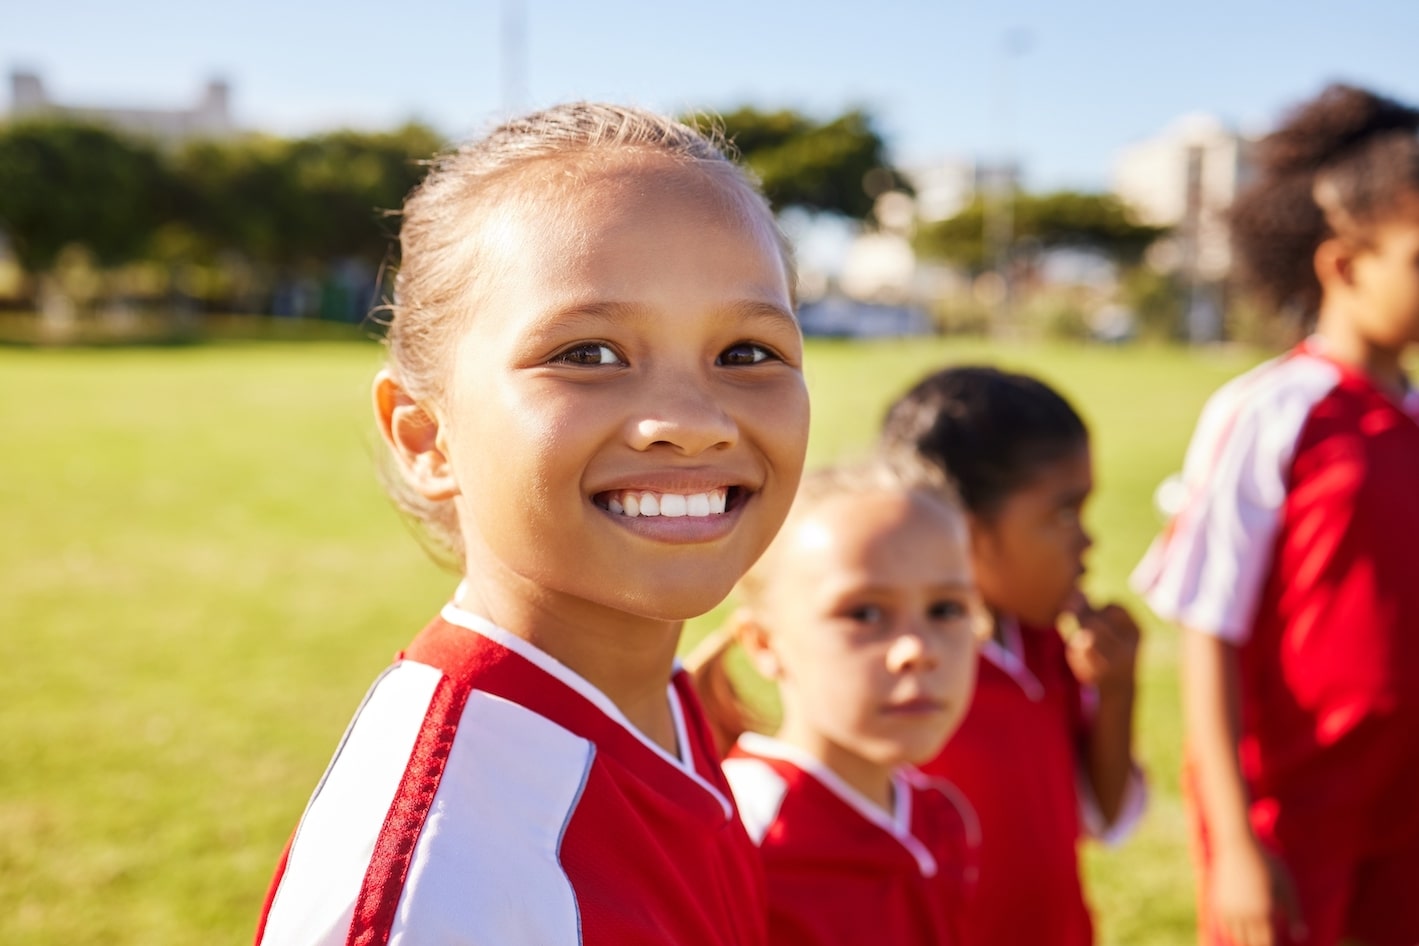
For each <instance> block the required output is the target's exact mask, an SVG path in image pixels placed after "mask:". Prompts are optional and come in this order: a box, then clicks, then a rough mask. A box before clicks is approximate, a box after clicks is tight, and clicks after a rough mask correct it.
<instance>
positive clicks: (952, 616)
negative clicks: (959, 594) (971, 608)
mask: <svg viewBox="0 0 1419 946" xmlns="http://www.w3.org/2000/svg"><path fill="white" fill-rule="evenodd" d="M926 613H927V615H928V616H929V617H930V618H931V619H932V620H933V621H955V620H958V619H960V618H963V617H965V616H966V606H965V605H964V604H962V603H961V602H960V601H937V602H935V603H934V604H932V605H931V607H930V608H928V609H927V612H926Z"/></svg>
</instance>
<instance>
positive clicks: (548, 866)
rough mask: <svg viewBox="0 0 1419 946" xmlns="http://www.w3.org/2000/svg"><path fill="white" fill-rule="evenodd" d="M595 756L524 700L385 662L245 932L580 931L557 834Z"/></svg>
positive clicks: (345, 940)
mask: <svg viewBox="0 0 1419 946" xmlns="http://www.w3.org/2000/svg"><path fill="white" fill-rule="evenodd" d="M595 756H596V752H595V747H594V746H593V745H592V744H591V743H590V742H589V741H588V740H586V739H583V738H581V737H580V736H577V735H575V734H573V733H571V732H570V731H568V730H566V729H564V728H562V727H561V726H559V725H557V724H556V723H554V722H552V721H551V720H549V719H547V718H545V717H543V716H540V715H539V714H537V713H535V712H533V711H532V710H530V709H528V708H526V707H524V706H521V705H519V704H517V703H514V702H512V701H510V700H507V699H504V698H502V697H499V696H496V695H493V694H490V693H487V692H484V691H481V690H476V689H472V690H470V689H467V688H466V687H460V686H458V685H456V684H454V683H453V682H452V681H451V680H450V679H449V678H448V677H446V676H444V675H443V674H442V673H441V672H440V671H439V670H437V669H435V668H433V667H429V666H427V665H423V664H420V663H417V662H414V661H409V660H406V661H404V662H402V663H400V664H397V665H396V666H395V667H394V668H392V669H391V670H390V671H388V672H386V673H385V675H384V676H383V677H381V678H380V680H379V681H377V682H376V684H375V686H374V688H373V689H372V690H371V692H370V695H369V696H368V697H367V698H366V700H365V703H364V705H363V706H362V707H361V708H360V710H359V712H358V713H357V714H356V716H355V720H354V722H353V723H352V724H351V726H350V728H349V730H348V731H347V733H346V736H345V739H344V740H343V742H342V743H341V746H340V749H339V750H338V751H337V753H336V755H335V759H334V761H333V762H332V763H331V765H330V768H329V770H328V771H327V772H326V775H325V778H324V779H323V780H322V782H321V784H320V786H319V787H318V788H317V789H316V792H315V795H314V797H313V798H312V799H311V802H310V805H309V806H308V807H307V809H306V812H305V815H304V817H303V818H302V819H301V823H300V827H299V828H298V829H297V831H296V836H295V838H294V840H293V841H292V844H291V847H290V851H289V854H288V857H287V859H286V862H285V865H284V868H283V870H282V872H281V873H280V874H279V875H278V877H277V879H276V884H275V888H274V892H273V895H272V897H271V898H270V906H269V908H268V912H267V915H266V917H265V918H264V920H263V924H262V929H261V932H260V933H259V935H258V943H260V944H261V946H342V944H350V946H386V944H394V943H398V944H400V946H433V944H447V943H453V942H464V943H507V944H514V943H517V944H524V943H526V944H531V943H537V944H539V946H574V944H578V943H581V942H582V929H581V916H580V912H579V908H578V904H577V898H576V892H575V891H574V890H573V888H572V884H571V881H570V880H569V879H568V877H567V874H566V872H565V870H564V869H563V866H562V862H561V845H562V840H563V838H564V836H565V834H566V830H567V826H568V824H569V823H570V821H571V819H572V817H573V815H574V814H575V813H576V812H577V811H578V806H579V805H580V803H581V801H582V797H583V792H584V791H585V788H586V785H587V780H588V778H589V776H590V774H591V768H592V763H593V761H594V760H595Z"/></svg>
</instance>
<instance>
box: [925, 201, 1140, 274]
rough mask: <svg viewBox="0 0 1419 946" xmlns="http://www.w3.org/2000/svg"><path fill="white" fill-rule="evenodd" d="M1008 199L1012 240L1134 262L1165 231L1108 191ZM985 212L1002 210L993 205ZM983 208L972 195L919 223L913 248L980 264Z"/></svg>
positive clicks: (977, 267)
mask: <svg viewBox="0 0 1419 946" xmlns="http://www.w3.org/2000/svg"><path fill="white" fill-rule="evenodd" d="M1011 203H1012V207H1011V208H1010V209H1009V210H1006V211H1003V212H1009V213H1011V214H1012V216H1013V226H1012V228H1011V229H1012V230H1013V234H1014V240H1015V242H1016V243H1017V244H1018V243H1027V244H1031V245H1033V246H1035V247H1037V248H1040V249H1057V248H1061V247H1088V248H1091V249H1096V250H1100V251H1102V252H1104V253H1107V254H1108V255H1110V256H1112V257H1114V258H1115V259H1118V260H1119V261H1121V262H1124V263H1134V262H1137V261H1138V260H1139V258H1140V257H1141V256H1142V255H1143V252H1144V251H1145V250H1146V249H1147V248H1148V246H1149V245H1150V244H1151V243H1152V242H1153V241H1154V240H1156V239H1157V238H1158V237H1160V236H1161V235H1162V234H1163V233H1164V232H1166V231H1165V229H1164V228H1162V227H1153V226H1148V225H1146V224H1141V223H1138V222H1136V221H1135V220H1134V219H1133V217H1132V215H1131V213H1130V212H1129V210H1128V207H1127V206H1126V205H1125V204H1124V203H1123V202H1122V201H1121V200H1119V199H1118V198H1117V197H1114V196H1113V195H1111V194H1087V193H1079V192H1076V191H1057V192H1055V193H1051V194H1042V195H1031V194H1017V195H1016V196H1015V197H1014V198H1013V200H1012V202H1011ZM990 211H991V212H1002V211H999V210H998V209H996V208H991V209H990ZM987 212H988V208H987V206H986V203H985V200H984V198H983V197H980V196H978V197H976V198H975V200H973V201H972V202H971V203H970V204H968V205H967V206H966V207H965V208H964V209H963V210H962V211H961V212H960V213H958V214H956V215H955V216H954V217H950V218H948V219H946V220H942V221H941V222H939V223H936V224H932V225H929V226H927V227H923V228H922V230H921V231H920V232H919V233H918V234H917V238H916V248H917V251H918V252H919V253H921V254H922V255H923V256H930V257H935V258H937V259H944V260H948V261H950V262H953V263H956V264H957V265H960V266H964V267H966V268H967V269H971V270H980V269H983V268H985V267H986V261H987V258H988V253H989V247H987V245H986V214H987Z"/></svg>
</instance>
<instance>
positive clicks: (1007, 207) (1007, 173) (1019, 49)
mask: <svg viewBox="0 0 1419 946" xmlns="http://www.w3.org/2000/svg"><path fill="white" fill-rule="evenodd" d="M1030 42H1031V36H1030V32H1029V30H1026V29H1023V28H1018V27H1017V28H1015V29H1011V30H1007V31H1006V32H1005V35H1004V36H1003V37H1001V43H1000V62H999V69H1000V72H999V75H998V78H997V82H996V103H995V106H996V115H997V118H998V119H999V122H1000V138H1001V147H1000V153H999V155H998V157H997V158H996V160H995V161H994V162H992V163H993V164H994V167H990V168H987V169H986V173H987V181H986V186H985V188H983V190H982V210H983V211H984V213H983V216H984V218H985V233H984V234H983V236H984V239H985V249H986V254H987V258H988V259H989V260H990V261H991V267H992V269H993V270H994V272H995V276H996V285H995V286H994V287H992V288H993V289H994V298H995V317H994V319H993V322H994V329H995V332H996V333H997V334H1001V335H1011V334H1013V333H1014V329H1015V326H1014V325H1013V324H1011V323H1012V322H1013V321H1014V313H1013V312H1012V303H1013V301H1014V299H1013V292H1012V289H1013V287H1012V285H1011V276H1010V269H1011V264H1012V262H1013V261H1012V260H1011V255H1012V250H1013V248H1014V245H1015V183H1016V182H1015V179H1016V176H1017V175H1018V173H1019V168H1018V167H1017V166H1016V161H1015V142H1014V134H1013V131H1014V129H1013V115H1012V105H1013V96H1012V94H1011V93H1012V92H1013V89H1012V79H1013V75H1012V71H1011V60H1012V59H1014V58H1016V57H1019V56H1023V55H1024V54H1025V53H1027V52H1029V50H1030Z"/></svg>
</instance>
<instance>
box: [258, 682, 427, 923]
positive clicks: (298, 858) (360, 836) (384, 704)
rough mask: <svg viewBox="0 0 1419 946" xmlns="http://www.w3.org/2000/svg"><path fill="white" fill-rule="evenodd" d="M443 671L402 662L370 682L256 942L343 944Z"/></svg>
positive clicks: (298, 838) (313, 798) (296, 842)
mask: <svg viewBox="0 0 1419 946" xmlns="http://www.w3.org/2000/svg"><path fill="white" fill-rule="evenodd" d="M442 676H443V674H442V673H440V672H439V671H438V670H436V669H435V668H433V667H428V666H425V665H423V664H418V663H412V662H409V661H405V662H403V663H400V664H396V665H395V666H393V667H391V668H390V669H389V670H387V671H386V672H385V673H384V674H383V675H382V676H381V677H380V678H379V679H378V680H376V681H375V683H374V686H373V687H371V688H370V692H369V695H368V696H366V697H365V702H364V704H363V705H362V706H361V707H360V709H359V711H358V712H357V713H356V714H355V718H354V720H352V721H351V723H350V727H349V729H347V730H346V731H345V738H344V739H343V740H342V741H341V743H340V747H339V748H338V749H337V750H336V751H335V758H334V759H332V760H331V762H330V767H329V768H328V769H326V772H325V777H324V778H323V779H321V782H320V784H319V785H318V786H316V789H315V794H314V795H312V796H311V800H310V804H309V805H307V806H306V811H305V815H304V816H303V817H302V818H301V823H300V827H299V828H298V829H297V831H296V837H295V840H294V842H293V843H292V845H291V852H290V856H289V857H288V858H287V861H286V870H285V873H284V874H282V875H281V884H280V887H279V889H278V890H277V891H276V897H275V899H274V900H273V901H272V903H271V912H270V913H269V915H268V916H267V919H266V931H265V935H264V936H263V937H262V940H261V943H262V946H315V944H320V946H326V944H329V946H343V944H344V942H345V938H346V935H347V934H348V932H349V928H350V919H351V917H352V915H353V911H354V905H355V899H356V897H358V896H359V892H360V886H361V884H362V882H363V881H364V877H365V869H366V868H367V867H368V866H369V862H370V858H371V856H372V855H373V854H374V846H375V841H376V840H377V839H378V837H379V832H380V829H381V828H382V827H383V826H384V820H385V816H386V815H387V814H388V812H389V806H390V805H391V804H392V803H393V801H394V795H395V792H396V791H398V789H399V783H400V780H401V779H402V778H403V776H404V768H405V766H406V765H407V764H408V760H409V755H410V753H411V752H412V751H413V749H414V743H415V740H416V739H417V738H418V736H419V730H420V728H421V727H422V725H423V722H424V716H425V715H426V714H427V712H428V708H429V701H430V700H431V699H432V697H433V693H434V688H435V687H436V686H437V685H438V682H439V680H440V679H441V678H442Z"/></svg>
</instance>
